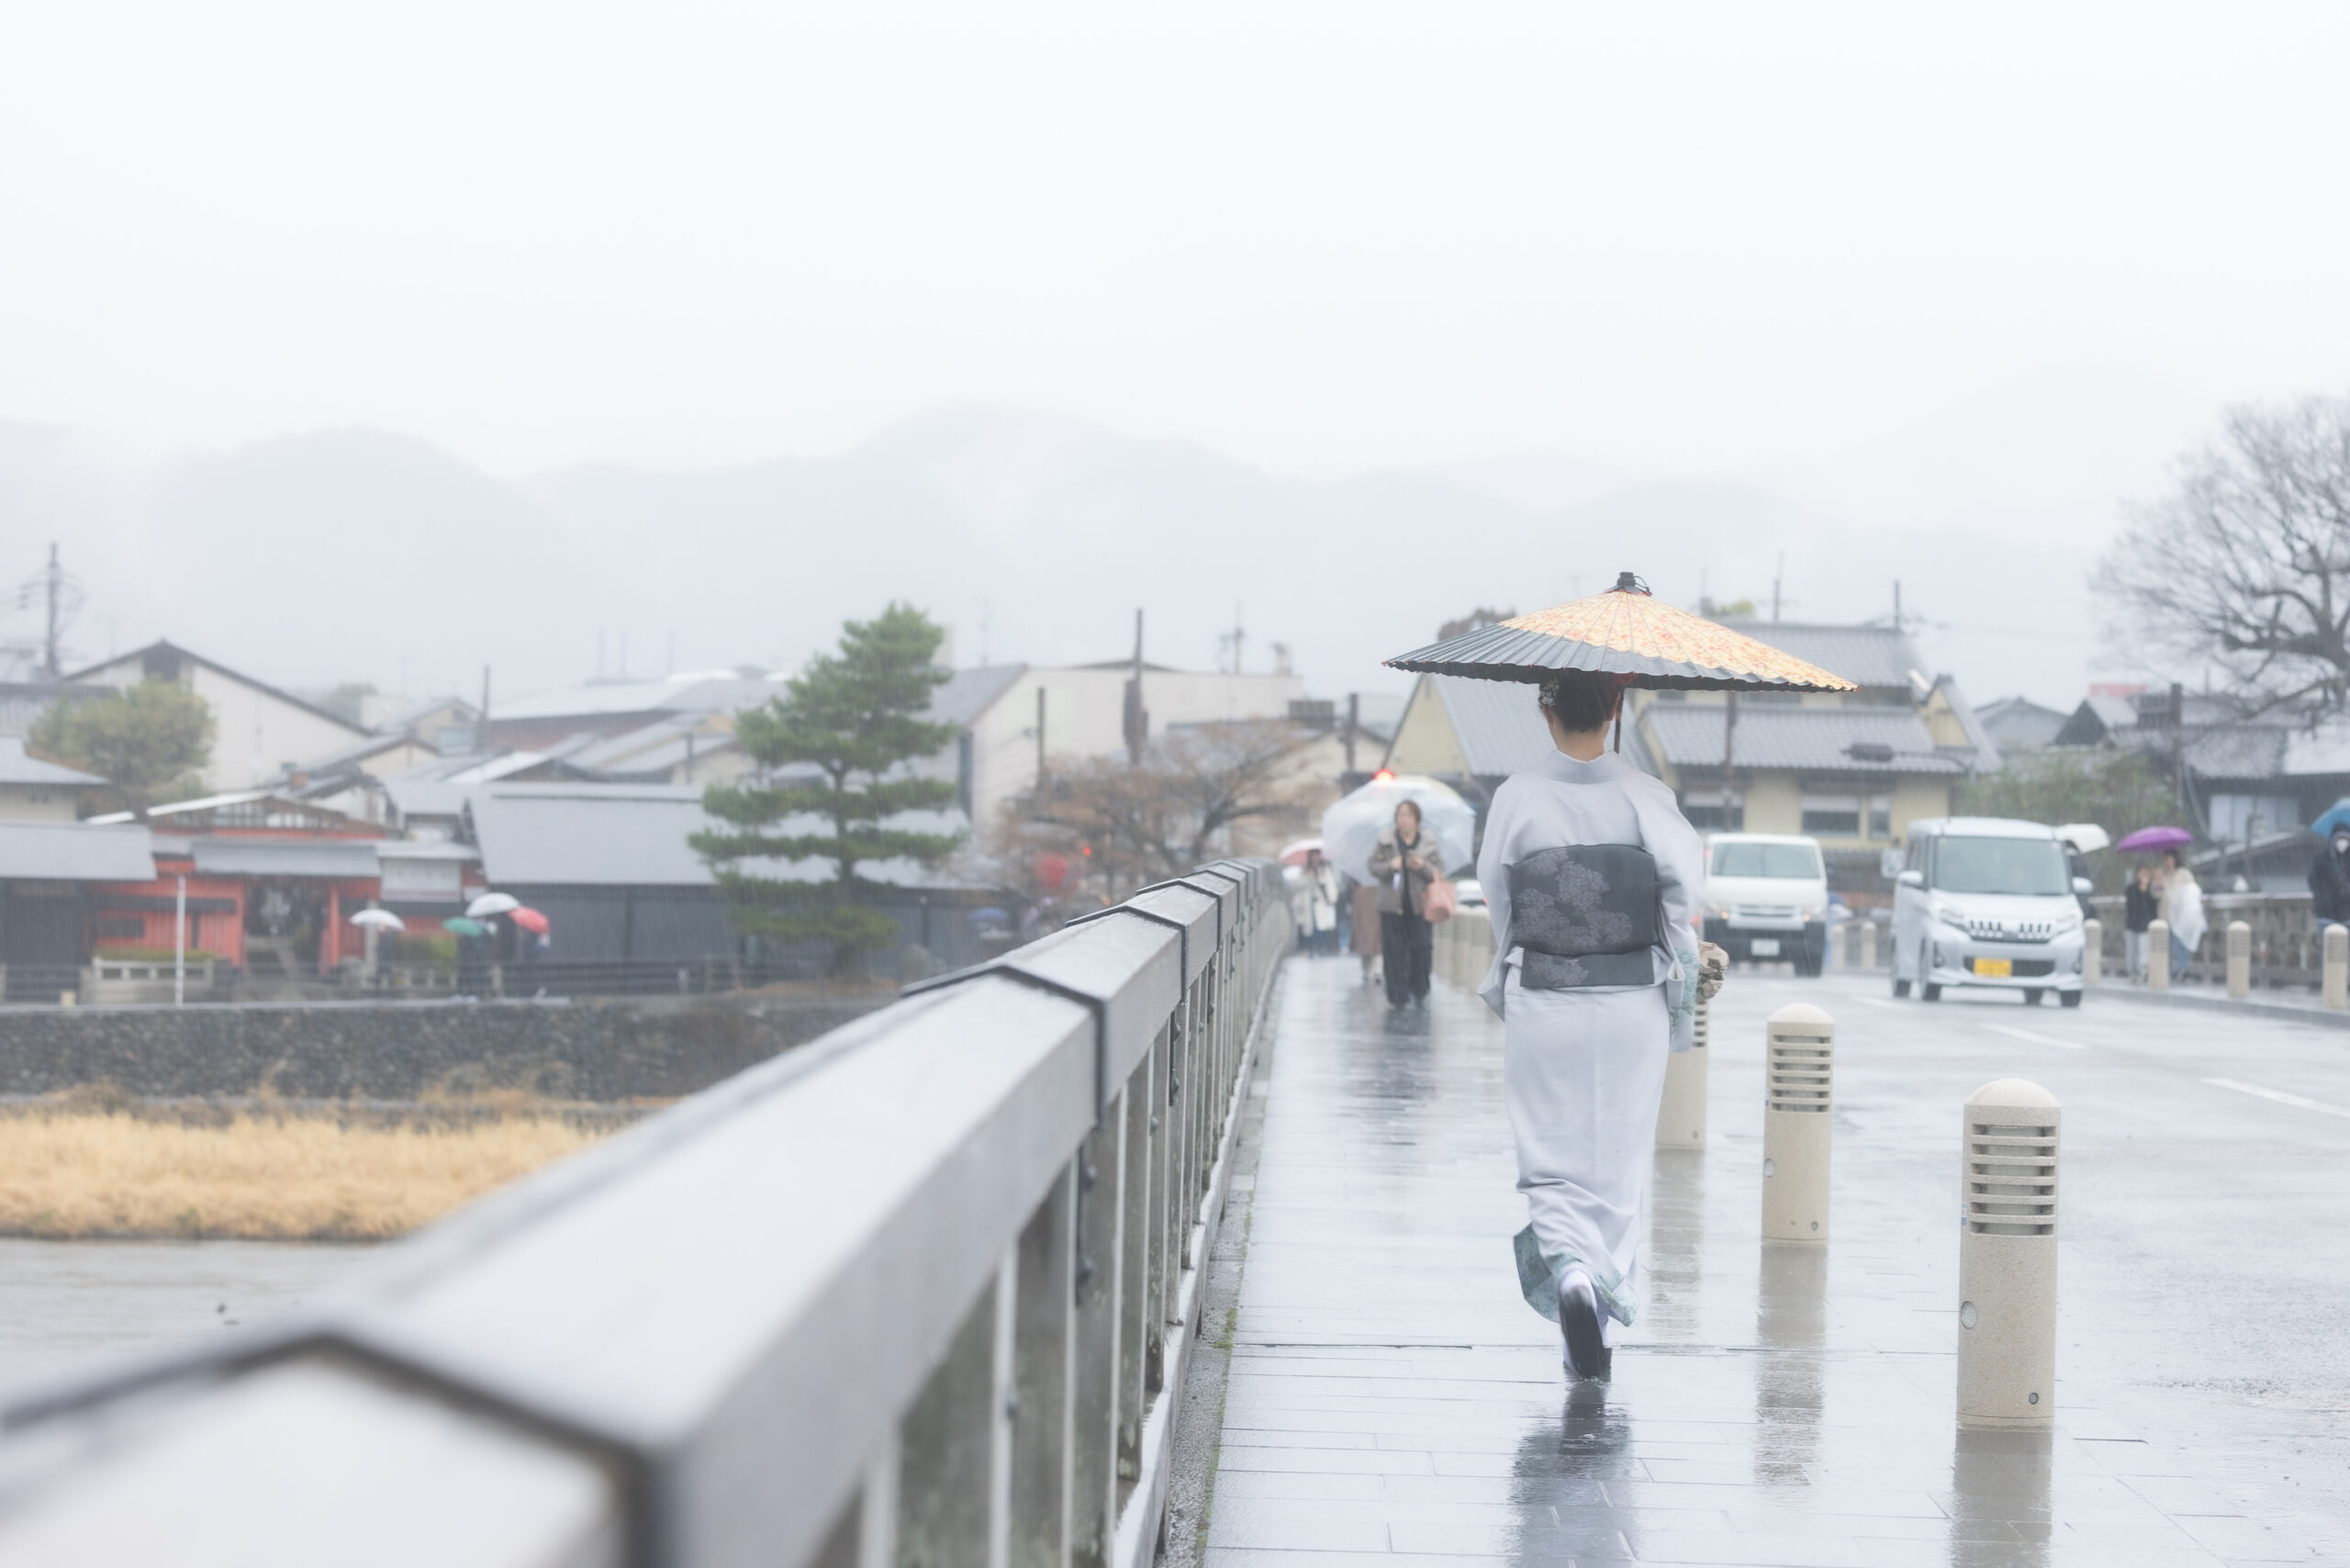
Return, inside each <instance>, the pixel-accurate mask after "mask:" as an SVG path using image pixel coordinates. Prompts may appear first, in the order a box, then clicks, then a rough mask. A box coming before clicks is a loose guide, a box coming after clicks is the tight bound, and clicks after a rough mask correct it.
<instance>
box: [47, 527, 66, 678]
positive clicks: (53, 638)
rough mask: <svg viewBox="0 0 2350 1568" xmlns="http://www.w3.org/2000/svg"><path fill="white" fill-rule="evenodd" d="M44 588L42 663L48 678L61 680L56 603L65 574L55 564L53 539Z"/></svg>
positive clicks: (62, 670) (62, 668) (54, 543)
mask: <svg viewBox="0 0 2350 1568" xmlns="http://www.w3.org/2000/svg"><path fill="white" fill-rule="evenodd" d="M44 586H45V587H46V588H48V590H49V634H48V635H47V636H46V637H45V638H43V639H42V648H43V651H44V657H43V663H44V666H45V668H46V670H47V673H48V675H49V678H50V679H51V680H61V679H62V678H64V673H65V672H64V666H62V665H61V664H59V663H58V659H57V601H58V599H59V598H60V597H61V595H62V590H63V588H64V586H65V574H64V571H63V569H62V568H61V567H60V566H58V564H57V542H56V541H55V540H53V539H52V540H50V544H49V572H48V576H47V581H46V583H45V584H44Z"/></svg>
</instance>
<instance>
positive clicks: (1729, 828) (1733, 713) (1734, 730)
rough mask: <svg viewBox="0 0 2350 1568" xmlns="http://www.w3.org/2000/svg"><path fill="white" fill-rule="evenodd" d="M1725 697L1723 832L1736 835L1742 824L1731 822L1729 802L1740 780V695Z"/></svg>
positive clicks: (1723, 709) (1729, 694)
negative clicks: (1737, 781) (1736, 783)
mask: <svg viewBox="0 0 2350 1568" xmlns="http://www.w3.org/2000/svg"><path fill="white" fill-rule="evenodd" d="M1723 696H1724V697H1726V698H1727V699H1728V700H1727V701H1726V702H1725V703H1724V704H1723V705H1722V831H1723V832H1724V833H1736V832H1737V831H1738V830H1739V825H1740V824H1739V823H1734V822H1732V821H1730V820H1729V802H1730V795H1731V792H1732V788H1733V785H1734V784H1735V782H1736V780H1737V778H1738V771H1737V769H1738V693H1737V692H1735V691H1729V692H1724V693H1723Z"/></svg>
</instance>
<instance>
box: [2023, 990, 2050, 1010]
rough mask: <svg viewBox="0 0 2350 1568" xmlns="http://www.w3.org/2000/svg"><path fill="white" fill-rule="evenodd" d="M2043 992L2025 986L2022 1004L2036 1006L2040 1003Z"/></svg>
mask: <svg viewBox="0 0 2350 1568" xmlns="http://www.w3.org/2000/svg"><path fill="white" fill-rule="evenodd" d="M2045 994H2047V993H2046V992H2044V991H2038V990H2035V989H2033V988H2031V987H2029V986H2027V987H2025V988H2024V993H2023V1004H2024V1005H2025V1006H2026V1007H2037V1006H2039V1005H2040V999H2041V998H2042V996H2043V995H2045Z"/></svg>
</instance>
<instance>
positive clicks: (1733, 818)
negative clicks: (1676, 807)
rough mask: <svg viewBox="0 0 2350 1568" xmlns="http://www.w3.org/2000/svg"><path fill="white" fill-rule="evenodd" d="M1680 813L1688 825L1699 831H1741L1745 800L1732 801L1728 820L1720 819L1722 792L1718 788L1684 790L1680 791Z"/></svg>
mask: <svg viewBox="0 0 2350 1568" xmlns="http://www.w3.org/2000/svg"><path fill="white" fill-rule="evenodd" d="M1681 814H1682V815H1683V816H1684V817H1686V818H1688V819H1689V825H1690V826H1691V827H1694V828H1695V829H1696V830H1697V831H1698V832H1700V833H1741V832H1743V831H1745V828H1746V802H1745V801H1742V800H1740V801H1732V802H1731V803H1730V808H1729V821H1727V822H1725V821H1723V820H1722V792H1721V791H1720V790H1683V791H1682V792H1681Z"/></svg>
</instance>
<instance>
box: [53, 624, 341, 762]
mask: <svg viewBox="0 0 2350 1568" xmlns="http://www.w3.org/2000/svg"><path fill="white" fill-rule="evenodd" d="M76 678H77V679H82V680H90V681H97V682H101V683H103V684H105V685H107V686H111V687H115V688H117V689H122V690H128V689H130V688H131V687H134V686H136V685H138V684H139V683H140V681H142V680H144V679H145V678H146V670H145V668H144V666H142V665H141V664H140V655H137V654H132V655H126V656H124V657H122V658H119V659H117V660H116V661H114V662H113V663H112V664H109V665H106V666H101V667H99V668H97V669H93V670H89V671H87V672H85V673H84V674H83V675H81V676H79V677H76ZM180 679H181V681H182V682H183V683H184V684H185V685H187V686H188V687H190V688H191V689H193V690H194V691H195V692H196V695H197V696H198V697H201V698H203V699H204V702H205V706H207V707H208V708H210V709H211V710H212V726H213V735H212V760H211V762H210V763H209V764H208V765H207V766H206V767H205V768H204V770H203V771H202V773H201V774H200V775H199V777H200V778H202V779H203V780H204V785H205V788H206V789H207V790H212V791H214V792H216V793H217V792H218V791H221V790H244V789H250V788H251V787H252V786H253V785H256V784H262V783H265V782H267V781H268V780H269V779H271V778H274V777H276V775H277V772H278V770H279V769H280V768H281V767H285V765H286V764H288V763H294V764H297V765H299V764H301V763H305V762H309V761H313V760H315V759H317V758H319V757H321V756H330V755H332V754H333V753H335V752H339V751H344V750H347V749H349V748H350V747H351V746H352V745H353V744H354V743H356V742H357V741H359V740H360V739H361V738H362V733H361V732H360V731H358V730H355V729H353V728H351V727H350V726H348V725H345V724H342V723H340V722H337V721H335V720H333V719H331V718H329V717H327V716H326V715H325V714H323V713H314V712H312V711H310V710H309V709H308V708H305V707H303V706H302V705H301V704H300V703H297V702H289V701H287V700H285V698H283V697H279V696H277V695H275V694H274V693H272V692H270V691H267V690H265V689H263V688H261V687H258V686H253V685H251V684H249V683H248V682H245V681H242V680H240V679H238V678H236V677H235V676H232V675H227V674H224V673H222V672H221V671H219V670H217V669H214V668H213V667H212V666H209V665H207V664H203V663H201V662H199V661H197V660H196V659H194V658H183V659H182V661H181V664H180Z"/></svg>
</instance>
